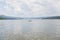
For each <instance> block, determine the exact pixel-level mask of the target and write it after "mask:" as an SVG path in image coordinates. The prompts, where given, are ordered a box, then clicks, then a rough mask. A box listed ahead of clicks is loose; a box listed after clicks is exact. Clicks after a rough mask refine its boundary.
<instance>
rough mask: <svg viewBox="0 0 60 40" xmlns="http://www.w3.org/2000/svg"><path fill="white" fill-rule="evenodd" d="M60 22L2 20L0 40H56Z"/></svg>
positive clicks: (0, 22) (0, 21) (0, 23)
mask: <svg viewBox="0 0 60 40" xmlns="http://www.w3.org/2000/svg"><path fill="white" fill-rule="evenodd" d="M58 22H60V20H38V19H36V20H34V19H32V20H31V21H30V20H0V40H56V33H58V32H57V31H56V27H57V26H60V24H58Z"/></svg>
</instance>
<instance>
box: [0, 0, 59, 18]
mask: <svg viewBox="0 0 60 40" xmlns="http://www.w3.org/2000/svg"><path fill="white" fill-rule="evenodd" d="M0 15H10V16H20V17H41V16H60V0H2V1H1V0H0Z"/></svg>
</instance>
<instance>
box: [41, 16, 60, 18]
mask: <svg viewBox="0 0 60 40" xmlns="http://www.w3.org/2000/svg"><path fill="white" fill-rule="evenodd" d="M42 19H60V16H51V17H42Z"/></svg>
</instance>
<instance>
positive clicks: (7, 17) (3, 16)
mask: <svg viewBox="0 0 60 40" xmlns="http://www.w3.org/2000/svg"><path fill="white" fill-rule="evenodd" d="M0 19H22V18H20V17H11V16H5V15H0Z"/></svg>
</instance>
